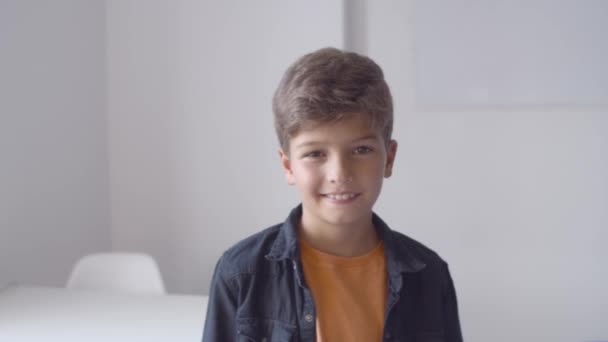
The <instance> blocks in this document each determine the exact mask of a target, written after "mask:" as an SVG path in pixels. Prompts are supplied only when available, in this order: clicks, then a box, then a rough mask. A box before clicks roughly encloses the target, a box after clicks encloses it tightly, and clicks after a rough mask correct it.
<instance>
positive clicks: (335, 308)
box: [300, 239, 387, 342]
mask: <svg viewBox="0 0 608 342" xmlns="http://www.w3.org/2000/svg"><path fill="white" fill-rule="evenodd" d="M300 253H301V258H302V265H303V267H304V277H305V279H306V283H307V285H308V287H309V288H310V290H311V292H312V296H313V299H314V302H315V309H316V310H315V311H316V315H317V317H316V333H317V342H334V341H349V342H356V341H362V342H370V341H381V340H382V328H383V324H384V307H385V303H386V291H387V289H386V265H385V261H384V246H383V244H382V242H380V243H378V245H377V246H376V247H374V249H372V250H371V251H370V252H368V253H367V254H365V255H361V256H357V257H339V256H335V255H331V254H327V253H323V252H321V251H318V250H316V249H314V248H313V247H311V246H310V245H308V244H306V243H305V242H304V241H303V239H300Z"/></svg>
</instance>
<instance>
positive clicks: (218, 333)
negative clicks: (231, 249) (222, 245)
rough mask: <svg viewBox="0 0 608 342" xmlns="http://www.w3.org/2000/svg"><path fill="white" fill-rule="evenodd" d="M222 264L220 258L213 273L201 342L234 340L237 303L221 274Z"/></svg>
mask: <svg viewBox="0 0 608 342" xmlns="http://www.w3.org/2000/svg"><path fill="white" fill-rule="evenodd" d="M224 263H225V260H224V257H223V256H222V257H221V258H220V260H219V261H218V263H217V265H216V266H215V271H214V272H213V278H212V280H211V289H210V291H209V301H208V304H207V316H206V318H205V327H204V330H203V342H231V341H235V340H236V324H235V318H236V309H237V301H236V296H235V294H234V292H233V289H232V288H231V287H230V283H229V282H228V281H227V280H226V279H225V278H224V277H225V274H222V271H223V267H224Z"/></svg>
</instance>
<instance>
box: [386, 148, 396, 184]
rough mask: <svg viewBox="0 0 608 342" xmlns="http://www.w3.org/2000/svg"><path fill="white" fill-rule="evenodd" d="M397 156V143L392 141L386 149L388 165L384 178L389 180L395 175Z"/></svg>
mask: <svg viewBox="0 0 608 342" xmlns="http://www.w3.org/2000/svg"><path fill="white" fill-rule="evenodd" d="M396 155H397V141H396V140H391V141H390V142H389V143H388V147H387V149H386V165H385V166H384V178H388V177H390V176H391V175H392V174H393V165H394V164H395V156H396Z"/></svg>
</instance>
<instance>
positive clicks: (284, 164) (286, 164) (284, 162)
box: [279, 148, 296, 185]
mask: <svg viewBox="0 0 608 342" xmlns="http://www.w3.org/2000/svg"><path fill="white" fill-rule="evenodd" d="M279 158H280V159H281V168H282V169H283V172H284V173H285V181H287V184H289V185H294V184H295V183H296V181H295V178H294V176H293V171H292V170H291V161H290V160H289V156H288V155H287V153H285V151H283V149H282V148H279Z"/></svg>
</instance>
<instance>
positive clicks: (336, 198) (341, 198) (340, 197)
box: [323, 193, 359, 201]
mask: <svg viewBox="0 0 608 342" xmlns="http://www.w3.org/2000/svg"><path fill="white" fill-rule="evenodd" d="M323 196H325V197H327V198H329V199H331V200H334V201H348V200H350V199H353V198H355V197H357V196H359V194H357V193H339V194H325V195H323Z"/></svg>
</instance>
